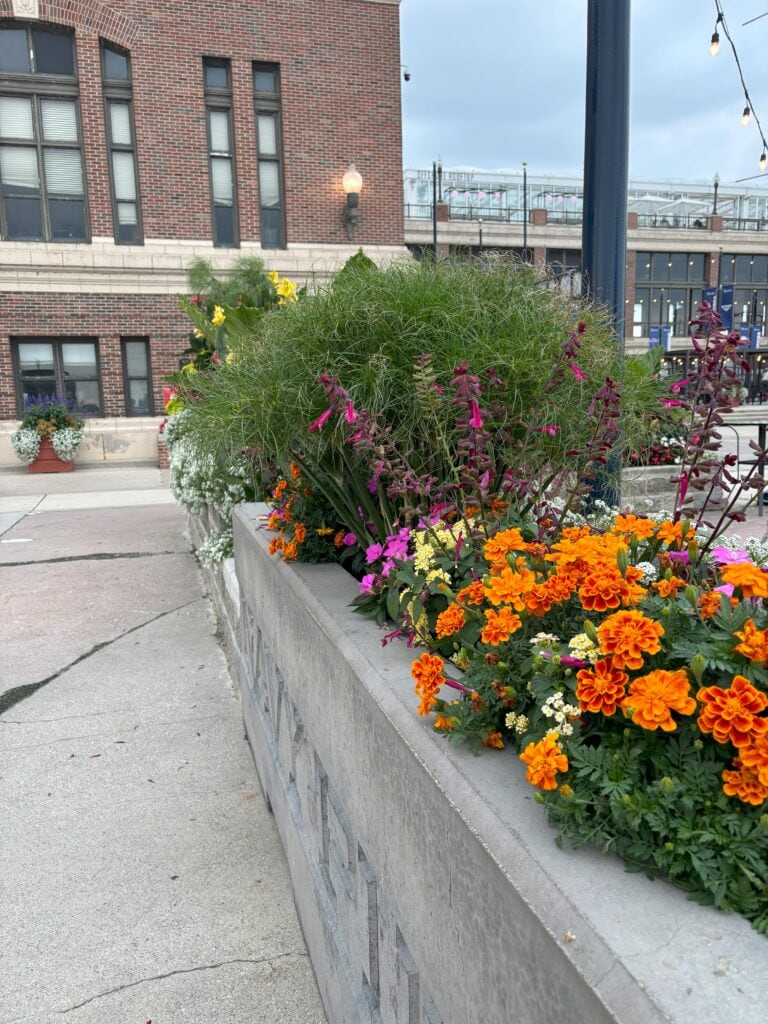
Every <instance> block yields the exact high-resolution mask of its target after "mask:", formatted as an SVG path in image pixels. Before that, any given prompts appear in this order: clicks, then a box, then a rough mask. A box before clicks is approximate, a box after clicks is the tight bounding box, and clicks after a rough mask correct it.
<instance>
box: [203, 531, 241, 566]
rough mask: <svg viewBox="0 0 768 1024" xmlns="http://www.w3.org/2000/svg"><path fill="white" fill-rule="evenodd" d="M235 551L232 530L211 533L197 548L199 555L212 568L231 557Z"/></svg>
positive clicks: (204, 563)
mask: <svg viewBox="0 0 768 1024" xmlns="http://www.w3.org/2000/svg"><path fill="white" fill-rule="evenodd" d="M233 551H234V547H233V540H232V531H231V530H222V531H221V532H220V533H211V534H209V535H208V536H207V537H206V539H205V540H204V541H203V543H202V544H201V545H200V547H199V548H198V549H197V557H198V558H199V559H200V561H201V562H202V563H203V565H207V566H208V568H209V569H210V568H211V567H212V566H214V565H218V563H219V562H223V561H224V559H225V558H231V557H232V554H233Z"/></svg>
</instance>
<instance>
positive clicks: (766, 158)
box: [760, 150, 768, 171]
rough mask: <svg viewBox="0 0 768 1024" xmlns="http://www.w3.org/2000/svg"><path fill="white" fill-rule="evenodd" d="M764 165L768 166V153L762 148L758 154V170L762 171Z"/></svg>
mask: <svg viewBox="0 0 768 1024" xmlns="http://www.w3.org/2000/svg"><path fill="white" fill-rule="evenodd" d="M766 167H768V153H766V152H765V150H763V152H762V153H761V154H760V170H761V171H764V170H765V168H766Z"/></svg>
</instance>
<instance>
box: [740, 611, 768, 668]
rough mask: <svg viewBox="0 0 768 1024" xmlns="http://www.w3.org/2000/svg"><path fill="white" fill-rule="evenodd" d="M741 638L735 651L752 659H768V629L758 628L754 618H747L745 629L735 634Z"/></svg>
mask: <svg viewBox="0 0 768 1024" xmlns="http://www.w3.org/2000/svg"><path fill="white" fill-rule="evenodd" d="M733 635H734V636H737V637H738V638H739V640H741V643H740V644H736V646H735V647H734V651H738V653H739V654H743V655H744V657H745V658H749V660H750V661H765V660H766V659H768V629H758V628H757V627H756V626H755V623H754V620H753V619H747V621H746V622H745V623H744V629H743V630H742V631H741V632H739V631H738V630H737V631H736V632H735V633H734V634H733Z"/></svg>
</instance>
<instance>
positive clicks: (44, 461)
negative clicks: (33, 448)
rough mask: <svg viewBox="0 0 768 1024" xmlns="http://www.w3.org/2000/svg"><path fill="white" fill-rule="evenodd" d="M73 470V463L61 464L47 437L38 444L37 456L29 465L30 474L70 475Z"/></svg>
mask: <svg viewBox="0 0 768 1024" xmlns="http://www.w3.org/2000/svg"><path fill="white" fill-rule="evenodd" d="M74 468H75V464H74V462H62V460H61V459H60V458H59V456H58V455H57V454H56V449H55V448H54V447H53V441H51V439H50V438H48V437H46V438H43V440H42V441H41V442H40V451H39V453H38V456H37V458H36V459H35V461H34V462H30V464H29V472H30V473H71V472H72V470H73V469H74Z"/></svg>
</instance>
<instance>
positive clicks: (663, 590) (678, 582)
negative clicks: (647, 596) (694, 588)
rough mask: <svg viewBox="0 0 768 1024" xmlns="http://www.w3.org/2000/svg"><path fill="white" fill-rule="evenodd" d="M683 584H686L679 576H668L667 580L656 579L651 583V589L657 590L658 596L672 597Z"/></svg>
mask: <svg viewBox="0 0 768 1024" xmlns="http://www.w3.org/2000/svg"><path fill="white" fill-rule="evenodd" d="M684 586H686V582H685V580H683V579H680V577H679V576H670V578H669V579H668V580H666V579H665V580H657V582H656V583H654V584H653V589H654V590H656V591H658V594H659V597H674V596H675V595H676V594H677V592H678V590H679V589H680V588H681V587H684Z"/></svg>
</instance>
